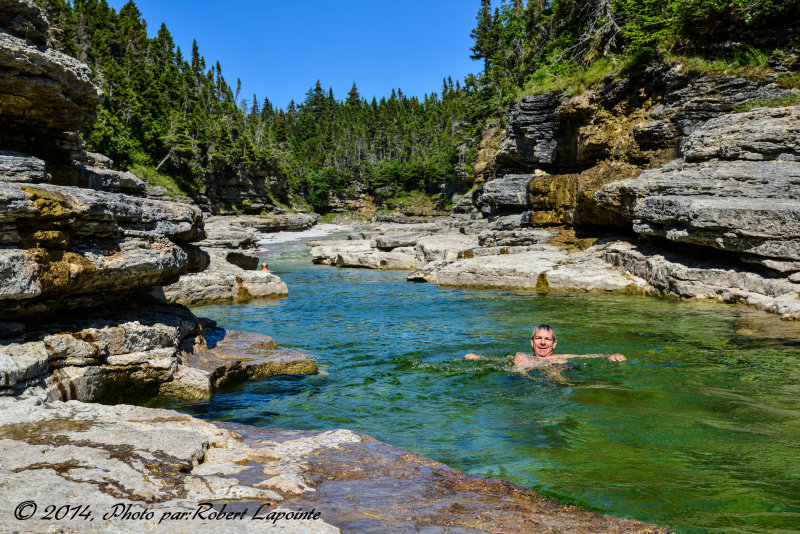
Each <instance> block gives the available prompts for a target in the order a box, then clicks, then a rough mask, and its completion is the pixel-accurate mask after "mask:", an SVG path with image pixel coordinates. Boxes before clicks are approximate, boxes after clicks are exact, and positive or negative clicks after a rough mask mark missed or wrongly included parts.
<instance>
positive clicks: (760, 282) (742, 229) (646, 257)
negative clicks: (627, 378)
mask: <svg viewBox="0 0 800 534" xmlns="http://www.w3.org/2000/svg"><path fill="white" fill-rule="evenodd" d="M740 96H741V95H739V97H740ZM529 104H530V103H527V104H526V101H525V100H523V102H522V103H521V104H520V109H525V106H526V105H529ZM574 105H577V104H576V103H575V102H573V101H572V100H570V101H568V102H563V103H562V104H561V106H562V107H558V106H556V104H553V105H552V109H551V112H552V113H556V114H558V113H565V111H563V109H564V108H569V107H570V106H574ZM685 105H688V104H685ZM651 111H655V110H651ZM659 113H661V112H659ZM712 115H713V116H712V118H711V119H709V120H708V121H707V122H705V123H703V124H702V128H699V127H698V125H697V124H694V123H693V124H694V126H692V125H691V124H688V123H687V124H686V125H684V127H683V128H684V130H688V131H690V132H691V133H688V134H687V135H686V137H685V138H682V139H681V142H680V146H679V148H677V149H676V152H677V153H678V155H679V156H680V157H679V158H678V159H674V160H672V161H668V162H665V163H663V164H658V158H656V157H655V156H653V159H652V161H651V163H652V166H651V167H649V168H648V167H646V168H645V169H644V170H642V169H636V168H633V167H631V165H630V164H628V163H620V162H614V161H605V162H603V163H601V164H600V165H599V166H598V167H592V168H591V169H589V170H587V171H584V172H583V173H580V174H577V175H576V174H574V173H573V174H554V175H550V174H548V173H547V172H546V171H544V170H541V169H536V170H535V171H534V172H532V173H529V174H506V175H503V176H501V177H499V178H495V179H492V180H490V181H487V182H486V184H485V185H484V186H482V187H481V188H479V189H478V190H477V191H478V193H476V194H474V195H473V196H472V200H471V201H467V202H462V203H460V204H459V206H458V207H459V211H462V212H465V213H464V214H462V215H459V214H454V215H453V216H451V217H448V218H442V219H440V220H438V222H427V223H415V224H408V225H397V224H377V225H374V226H373V227H371V229H370V230H368V231H365V232H361V233H353V234H351V235H349V236H348V240H346V241H338V242H311V243H309V245H310V246H311V247H312V248H311V255H312V258H313V259H312V261H313V262H314V263H320V264H326V265H337V266H342V267H366V268H377V269H401V270H408V271H412V272H411V273H410V274H409V276H408V279H409V280H411V281H418V282H432V283H438V284H440V285H443V286H457V287H488V288H522V289H531V290H536V291H539V292H550V291H589V292H598V293H639V294H649V295H659V296H671V297H679V298H691V299H703V300H715V301H719V302H726V303H741V304H746V305H748V306H752V307H754V308H756V309H759V310H763V311H767V312H770V313H775V314H778V315H780V317H781V318H782V319H787V320H798V319H800V248H799V246H798V245H799V244H800V194H798V191H800V187H798V186H800V167H798V162H800V159H798V158H800V155H798V151H797V150H798V149H797V147H798V146H800V129H799V128H798V127H797V124H799V123H800V121H799V119H800V107H798V106H791V107H778V108H757V109H754V110H752V111H748V112H743V113H714V114H712ZM513 117H514V115H513V114H512V118H513ZM520 120H521V119H520ZM526 120H532V119H530V117H528V119H526ZM512 126H513V124H512ZM540 126H541V125H540ZM634 130H635V129H634ZM659 131H660V130H659ZM512 132H513V130H512ZM540 133H541V132H540ZM508 135H509V136H511V135H512V134H511V133H509V134H508ZM510 139H512V137H508V138H507V140H506V141H507V142H506V144H505V145H503V146H504V147H505V148H501V149H500V150H498V151H497V153H496V154H495V155H494V161H495V167H496V166H497V165H499V163H498V162H500V161H502V162H505V163H504V164H506V165H508V164H509V163H508V159H507V158H508V157H509V156H508V151H509V150H512V148H513V147H516V148H513V150H516V151H517V152H519V154H518V156H517V157H516V159H514V161H518V159H519V158H520V157H522V155H527V156H526V157H528V156H530V157H531V158H532V157H533V156H531V155H530V154H529V151H531V150H533V149H532V148H531V147H527V146H521V144H524V143H534V142H539V141H535V140H529V141H526V140H523V139H519V138H514V139H516V140H515V141H514V142H515V143H516V144H515V145H513V146H511V145H509V143H510V141H509V140H510ZM526 139H527V138H526ZM556 141H557V140H554V143H556V145H557V142H556ZM662 141H663V140H662ZM650 142H653V140H652V139H651V140H650ZM537 146H538V145H537ZM534 152H535V151H534ZM550 156H551V157H552V158H551V161H550V162H549V163H548V164H547V165H545V164H544V163H543V162H541V161H539V160H538V159H537V160H536V161H535V162H534V161H533V160H531V162H529V163H528V164H529V165H533V166H537V165H538V166H543V167H548V168H552V167H553V165H555V163H556V162H557V161H558V158H559V156H558V152H557V151H555V150H554V151H553V152H552V153H551V154H550ZM651 156H652V154H651ZM537 157H538V156H537ZM628 157H630V155H629V156H628ZM562 163H563V164H564V165H566V162H562ZM598 173H600V174H603V176H605V178H604V179H603V180H601V182H602V181H607V183H606V184H605V185H604V184H603V183H599V182H598V181H597V180H595V178H597V176H599V174H598ZM636 174H638V177H630V176H631V175H636ZM620 178H624V179H620ZM584 179H585V180H586V183H585V184H583V185H582V184H581V181H582V180H584ZM576 188H577V189H576ZM579 223H580V224H579Z"/></svg>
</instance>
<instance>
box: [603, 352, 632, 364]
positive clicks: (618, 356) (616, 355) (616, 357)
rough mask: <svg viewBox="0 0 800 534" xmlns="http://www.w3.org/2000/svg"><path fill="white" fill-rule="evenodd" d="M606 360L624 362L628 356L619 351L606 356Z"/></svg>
mask: <svg viewBox="0 0 800 534" xmlns="http://www.w3.org/2000/svg"><path fill="white" fill-rule="evenodd" d="M606 360H608V361H610V362H624V361H625V360H627V358H626V357H625V356H623V355H622V354H620V353H618V352H617V353H614V354H612V355H610V356H606Z"/></svg>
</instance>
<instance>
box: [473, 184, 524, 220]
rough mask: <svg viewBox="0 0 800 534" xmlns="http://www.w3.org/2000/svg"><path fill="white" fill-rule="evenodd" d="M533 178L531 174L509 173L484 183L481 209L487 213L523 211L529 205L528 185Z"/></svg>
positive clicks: (480, 203) (480, 201) (480, 200)
mask: <svg viewBox="0 0 800 534" xmlns="http://www.w3.org/2000/svg"><path fill="white" fill-rule="evenodd" d="M532 180H533V175H530V174H508V175H505V176H503V177H502V178H497V179H495V180H491V181H489V182H486V183H485V184H484V185H483V191H482V192H481V195H480V199H479V201H478V203H479V206H480V209H481V211H482V212H484V213H485V214H496V213H503V212H508V211H523V210H525V209H526V208H527V207H528V186H529V185H530V183H531V181H532Z"/></svg>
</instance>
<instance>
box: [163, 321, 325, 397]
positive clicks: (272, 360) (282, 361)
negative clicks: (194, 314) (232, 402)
mask: <svg viewBox="0 0 800 534" xmlns="http://www.w3.org/2000/svg"><path fill="white" fill-rule="evenodd" d="M204 336H205V339H206V343H207V344H208V346H207V347H201V346H195V348H194V350H193V351H192V352H184V353H182V355H181V358H180V359H181V363H180V365H179V366H178V370H177V372H176V373H175V376H174V378H173V380H172V381H170V382H168V383H166V384H163V385H162V386H161V389H160V394H161V395H163V396H171V397H180V398H183V399H188V400H201V399H206V398H208V397H210V396H211V395H213V394H214V393H216V392H218V391H220V390H224V389H227V388H230V387H233V386H236V385H238V384H241V383H242V382H244V381H246V380H260V379H263V378H268V377H270V376H277V375H314V374H317V373H318V372H319V370H318V368H317V362H315V361H314V359H313V358H311V357H310V356H309V355H308V354H305V353H303V352H300V351H296V350H291V349H286V348H279V347H278V344H277V343H276V342H275V340H274V339H272V338H271V337H269V336H265V335H262V334H256V333H253V332H232V331H227V330H224V329H222V328H206V330H205V333H204Z"/></svg>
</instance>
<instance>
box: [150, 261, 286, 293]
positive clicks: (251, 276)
mask: <svg viewBox="0 0 800 534" xmlns="http://www.w3.org/2000/svg"><path fill="white" fill-rule="evenodd" d="M208 252H209V258H210V263H209V266H208V268H207V269H206V270H205V271H203V272H201V273H193V274H187V275H184V276H182V277H181V278H180V280H178V281H177V282H175V283H174V284H170V285H168V286H164V287H160V288H156V289H155V291H154V293H153V294H154V295H155V296H156V297H158V298H160V299H164V300H166V301H167V302H177V303H180V304H185V305H187V306H197V305H200V304H211V303H216V302H231V301H233V302H247V301H249V300H252V299H256V298H278V297H286V296H287V295H288V294H289V289H288V288H287V287H286V284H285V283H284V282H283V281H282V280H281V279H280V278H279V277H278V276H277V275H275V274H273V273H267V272H261V271H258V270H246V269H242V268H241V267H239V266H238V265H235V264H234V263H231V261H230V260H229V259H228V258H227V256H228V254H227V253H225V252H224V251H221V250H219V249H208ZM254 259H255V260H256V264H257V263H258V259H257V258H254Z"/></svg>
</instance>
